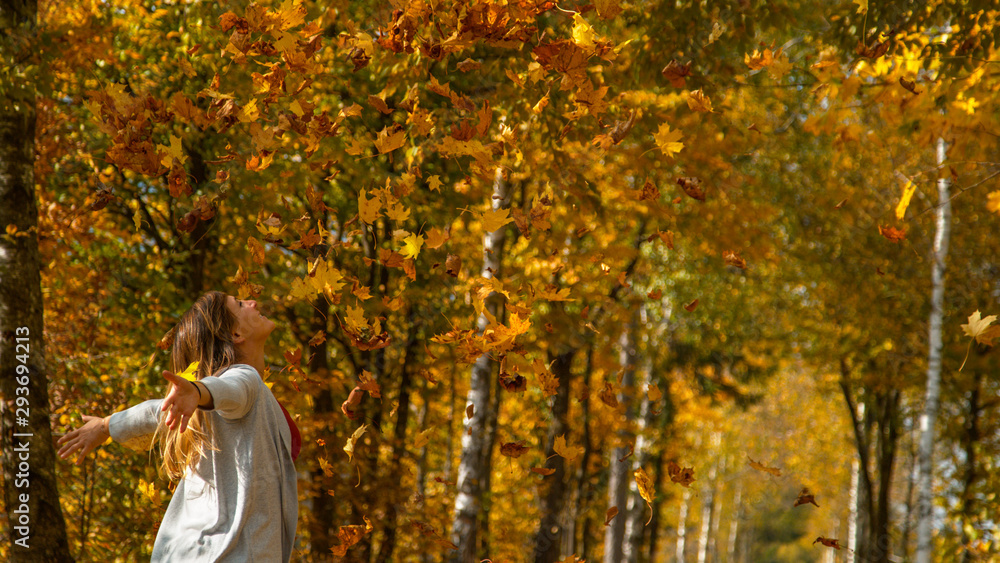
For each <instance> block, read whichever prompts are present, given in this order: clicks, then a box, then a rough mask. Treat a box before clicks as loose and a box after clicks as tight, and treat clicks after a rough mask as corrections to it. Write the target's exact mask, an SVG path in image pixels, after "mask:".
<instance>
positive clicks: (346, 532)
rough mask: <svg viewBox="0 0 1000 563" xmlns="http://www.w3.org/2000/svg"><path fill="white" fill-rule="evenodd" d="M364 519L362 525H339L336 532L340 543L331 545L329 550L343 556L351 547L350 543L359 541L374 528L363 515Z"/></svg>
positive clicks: (335, 554)
mask: <svg viewBox="0 0 1000 563" xmlns="http://www.w3.org/2000/svg"><path fill="white" fill-rule="evenodd" d="M363 518H364V519H365V524H364V525H363V526H360V525H359V526H341V527H340V530H339V531H338V532H337V538H338V539H340V545H338V546H336V547H331V548H330V551H332V552H333V555H334V556H336V557H343V556H345V555H347V550H348V549H350V548H351V546H352V545H354V544H356V543H358V542H359V541H361V538H363V537H365V536H366V535H367V534H368V533H369V532H371V531H372V530H373V529H374V528H373V527H372V523H371V522H370V521H369V520H368V517H367V516H364V517H363Z"/></svg>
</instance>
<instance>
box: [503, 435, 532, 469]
mask: <svg viewBox="0 0 1000 563" xmlns="http://www.w3.org/2000/svg"><path fill="white" fill-rule="evenodd" d="M527 451H528V447H527V446H525V445H523V444H522V443H521V442H507V443H505V444H500V454H501V455H505V456H507V458H508V459H509V460H510V472H511V473H513V472H514V458H518V457H521V456H522V455H524V454H525V452H527Z"/></svg>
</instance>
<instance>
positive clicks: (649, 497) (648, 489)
mask: <svg viewBox="0 0 1000 563" xmlns="http://www.w3.org/2000/svg"><path fill="white" fill-rule="evenodd" d="M633 474H634V475H635V484H636V486H637V487H638V488H639V496H641V497H642V500H644V501H646V504H647V505H648V506H649V520H647V521H646V525H647V526H648V525H649V523H650V522H652V521H653V498H654V497H655V496H656V490H655V489H653V480H652V479H650V478H649V475H646V472H645V471H644V470H643V469H642V468H641V467H640V468H639V469H636V470H635V471H634V472H633Z"/></svg>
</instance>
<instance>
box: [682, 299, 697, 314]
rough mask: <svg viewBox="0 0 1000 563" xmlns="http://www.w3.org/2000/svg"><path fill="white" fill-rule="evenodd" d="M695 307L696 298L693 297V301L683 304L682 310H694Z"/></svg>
mask: <svg viewBox="0 0 1000 563" xmlns="http://www.w3.org/2000/svg"><path fill="white" fill-rule="evenodd" d="M697 307H698V300H697V299H695V300H694V301H692V302H690V303H688V304H687V305H685V306H684V310H685V311H687V312H689V313H690V312H692V311H694V310H695V308H697Z"/></svg>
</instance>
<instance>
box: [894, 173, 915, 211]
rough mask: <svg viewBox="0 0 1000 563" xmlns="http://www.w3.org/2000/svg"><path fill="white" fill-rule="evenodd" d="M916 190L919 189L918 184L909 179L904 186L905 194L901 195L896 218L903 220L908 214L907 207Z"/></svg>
mask: <svg viewBox="0 0 1000 563" xmlns="http://www.w3.org/2000/svg"><path fill="white" fill-rule="evenodd" d="M915 191H917V185H916V184H914V183H913V182H911V181H910V180H907V181H906V185H904V186H903V195H902V196H900V198H899V203H898V204H897V205H896V220H898V221H902V220H903V217H905V216H906V208H907V207H909V205H910V199H911V198H912V197H913V192H915Z"/></svg>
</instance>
